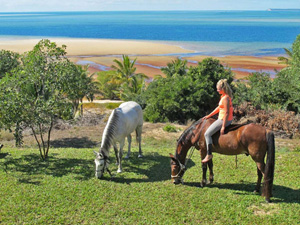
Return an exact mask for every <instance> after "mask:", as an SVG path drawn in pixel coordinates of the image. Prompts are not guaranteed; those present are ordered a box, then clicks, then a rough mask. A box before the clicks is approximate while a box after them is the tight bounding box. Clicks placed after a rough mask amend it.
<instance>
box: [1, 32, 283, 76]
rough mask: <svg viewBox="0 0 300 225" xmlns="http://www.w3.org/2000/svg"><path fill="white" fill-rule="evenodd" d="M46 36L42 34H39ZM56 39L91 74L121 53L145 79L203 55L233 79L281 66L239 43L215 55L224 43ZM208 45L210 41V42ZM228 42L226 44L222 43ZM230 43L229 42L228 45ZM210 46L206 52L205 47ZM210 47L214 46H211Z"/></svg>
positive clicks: (6, 45) (15, 47) (19, 40)
mask: <svg viewBox="0 0 300 225" xmlns="http://www.w3.org/2000/svg"><path fill="white" fill-rule="evenodd" d="M43 38H44V39H46V37H43ZM43 38H38V37H20V36H14V37H13V38H12V39H10V38H9V37H0V49H5V50H10V51H14V52H18V53H24V52H26V51H30V50H32V49H33V47H34V46H35V45H36V44H37V43H38V42H39V41H40V40H41V39H43ZM47 39H49V40H50V41H51V42H56V44H57V45H58V46H61V45H66V46H67V48H66V52H67V57H68V58H69V59H70V60H71V61H72V62H74V63H76V64H80V65H86V64H89V65H90V66H89V71H90V72H91V73H95V72H99V71H103V70H109V69H110V67H111V65H113V64H115V63H114V62H113V60H114V59H118V60H120V59H121V57H122V55H128V56H129V57H130V58H132V59H134V58H136V59H137V60H136V65H135V66H136V67H137V73H144V74H146V75H147V76H148V77H149V78H153V77H154V76H155V75H158V74H160V75H163V73H162V72H161V70H160V68H161V67H165V66H167V64H168V63H170V62H172V61H174V60H176V59H177V58H178V57H179V58H181V59H183V60H187V61H188V65H189V66H190V65H197V63H198V62H199V61H202V60H203V59H204V58H207V57H212V58H216V59H218V60H219V61H220V62H221V63H222V64H223V65H224V66H227V67H230V68H231V70H232V71H233V72H234V74H235V78H236V79H239V78H243V77H246V76H247V75H248V74H249V73H251V72H255V71H257V72H261V71H265V72H270V73H272V71H273V73H274V69H276V70H281V69H282V68H284V67H285V65H282V64H278V59H277V57H278V56H279V55H276V56H269V55H265V56H254V55H251V54H249V55H247V54H246V53H247V51H249V49H247V48H245V45H243V44H242V43H239V48H238V49H241V50H243V49H244V48H245V49H244V50H245V55H239V54H237V52H236V51H235V52H233V54H232V55H230V54H226V55H224V54H219V55H218V54H216V55H215V53H217V52H220V53H222V52H223V53H224V52H226V51H228V52H227V53H230V49H229V50H228V46H225V44H224V45H223V46H222V43H217V44H216V45H213V46H207V45H205V43H204V42H201V43H198V45H197V43H196V44H195V42H194V43H191V42H189V43H183V42H180V41H176V42H175V41H146V40H122V39H121V40H119V39H90V38H47ZM210 44H212V43H210ZM226 44H228V43H226ZM229 45H230V44H229ZM210 48H211V51H210V54H209V50H210ZM212 48H214V49H212Z"/></svg>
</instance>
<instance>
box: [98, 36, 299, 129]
mask: <svg viewBox="0 0 300 225" xmlns="http://www.w3.org/2000/svg"><path fill="white" fill-rule="evenodd" d="M285 50H286V53H287V56H286V57H283V56H282V57H279V58H278V59H279V60H280V61H281V63H284V64H286V65H287V67H286V68H284V69H282V70H281V71H280V72H277V73H276V76H275V78H271V77H270V74H268V73H263V72H256V73H252V74H250V75H249V76H248V77H247V78H246V79H244V80H235V81H234V80H233V73H232V71H231V70H230V68H226V67H224V66H223V65H222V64H221V63H220V61H218V60H216V59H213V58H206V59H204V60H203V61H202V62H199V63H198V64H197V66H190V67H188V66H187V61H186V60H181V59H177V60H175V61H172V62H170V63H168V64H167V67H164V68H162V69H161V71H162V72H163V73H164V74H165V77H162V76H156V77H155V78H154V80H153V81H152V82H150V83H149V85H148V86H146V85H145V82H143V79H145V78H143V77H141V76H139V77H140V78H141V79H140V80H139V81H140V82H139V86H138V88H137V89H135V90H138V91H136V92H132V91H130V90H129V89H128V88H129V87H132V88H133V87H134V85H133V83H130V82H126V85H125V86H126V89H124V88H120V86H118V84H117V83H116V82H115V78H114V77H115V72H114V71H109V72H102V73H101V76H99V82H100V83H101V84H102V87H103V88H102V91H103V95H104V96H105V97H114V98H120V99H122V100H134V101H137V102H139V103H140V104H141V105H142V107H143V109H144V117H145V119H146V120H147V121H151V122H165V121H170V122H180V123H185V122H186V121H187V120H196V119H199V118H201V117H202V116H204V115H205V114H206V113H207V112H208V111H211V109H213V108H214V107H215V106H216V104H217V102H218V101H219V95H218V94H217V92H216V87H215V85H216V83H217V81H218V80H219V79H227V80H228V82H229V83H231V86H232V89H233V91H234V101H233V103H234V104H235V105H236V106H238V105H241V104H243V105H245V103H247V105H251V106H252V108H253V107H254V108H255V109H264V110H273V109H276V110H284V111H293V112H295V113H299V112H300V80H299V79H300V35H299V36H298V37H297V39H296V40H295V42H294V43H293V46H292V49H291V50H289V49H285ZM123 58H127V60H128V61H129V62H130V60H129V58H128V56H124V57H123ZM123 61H124V62H125V60H124V59H123ZM132 62H133V63H134V62H135V61H132ZM127 64H128V63H127ZM130 66H131V68H132V67H134V65H132V64H131V65H130ZM119 69H120V71H121V70H122V71H123V72H122V73H126V71H132V69H128V68H127V69H126V65H125V64H123V65H122V67H121V66H120V67H119ZM120 73H121V72H120ZM134 76H135V75H134V73H132V74H127V77H130V78H133V77H134ZM123 85H124V83H123ZM117 90H119V92H118V91H117ZM116 93H119V94H118V95H115V94H116Z"/></svg>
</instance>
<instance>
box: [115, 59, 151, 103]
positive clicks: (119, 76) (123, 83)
mask: <svg viewBox="0 0 300 225" xmlns="http://www.w3.org/2000/svg"><path fill="white" fill-rule="evenodd" d="M122 59H123V60H122V61H119V60H117V59H115V60H114V62H115V63H116V64H117V65H112V66H111V67H112V68H113V69H114V70H115V71H116V73H115V76H114V77H113V78H112V79H111V82H113V83H116V84H118V85H119V90H118V96H119V98H120V99H122V100H125V101H129V100H134V99H136V98H137V97H138V95H140V93H141V92H142V89H143V88H144V86H145V79H147V78H148V77H147V76H146V75H145V74H143V73H135V71H136V67H135V62H136V59H134V60H133V61H131V60H130V58H129V57H128V56H127V55H123V56H122Z"/></svg>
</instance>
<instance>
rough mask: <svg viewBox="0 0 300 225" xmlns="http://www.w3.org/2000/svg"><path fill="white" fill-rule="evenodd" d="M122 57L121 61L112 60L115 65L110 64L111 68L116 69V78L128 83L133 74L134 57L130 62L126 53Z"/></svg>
mask: <svg viewBox="0 0 300 225" xmlns="http://www.w3.org/2000/svg"><path fill="white" fill-rule="evenodd" d="M122 58H123V61H119V60H117V59H115V60H114V62H115V63H116V64H117V65H112V66H111V68H113V69H114V70H116V72H117V79H120V80H122V81H123V82H126V83H128V82H129V81H130V79H131V77H132V76H133V75H134V74H135V71H136V67H134V64H135V61H136V59H134V60H133V61H132V62H131V61H130V58H129V57H128V55H123V56H122Z"/></svg>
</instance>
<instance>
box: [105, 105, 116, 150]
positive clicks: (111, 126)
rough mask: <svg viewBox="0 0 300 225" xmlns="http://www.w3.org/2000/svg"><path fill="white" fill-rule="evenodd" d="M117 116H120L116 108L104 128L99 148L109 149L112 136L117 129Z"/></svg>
mask: <svg viewBox="0 0 300 225" xmlns="http://www.w3.org/2000/svg"><path fill="white" fill-rule="evenodd" d="M119 118H120V116H119V111H118V109H114V110H113V112H112V115H111V116H110V117H109V120H108V122H107V125H106V127H105V129H104V133H103V140H102V144H101V149H103V150H104V149H105V150H106V151H109V148H110V146H111V144H112V140H113V137H114V136H115V134H116V131H117V129H118V123H119Z"/></svg>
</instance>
